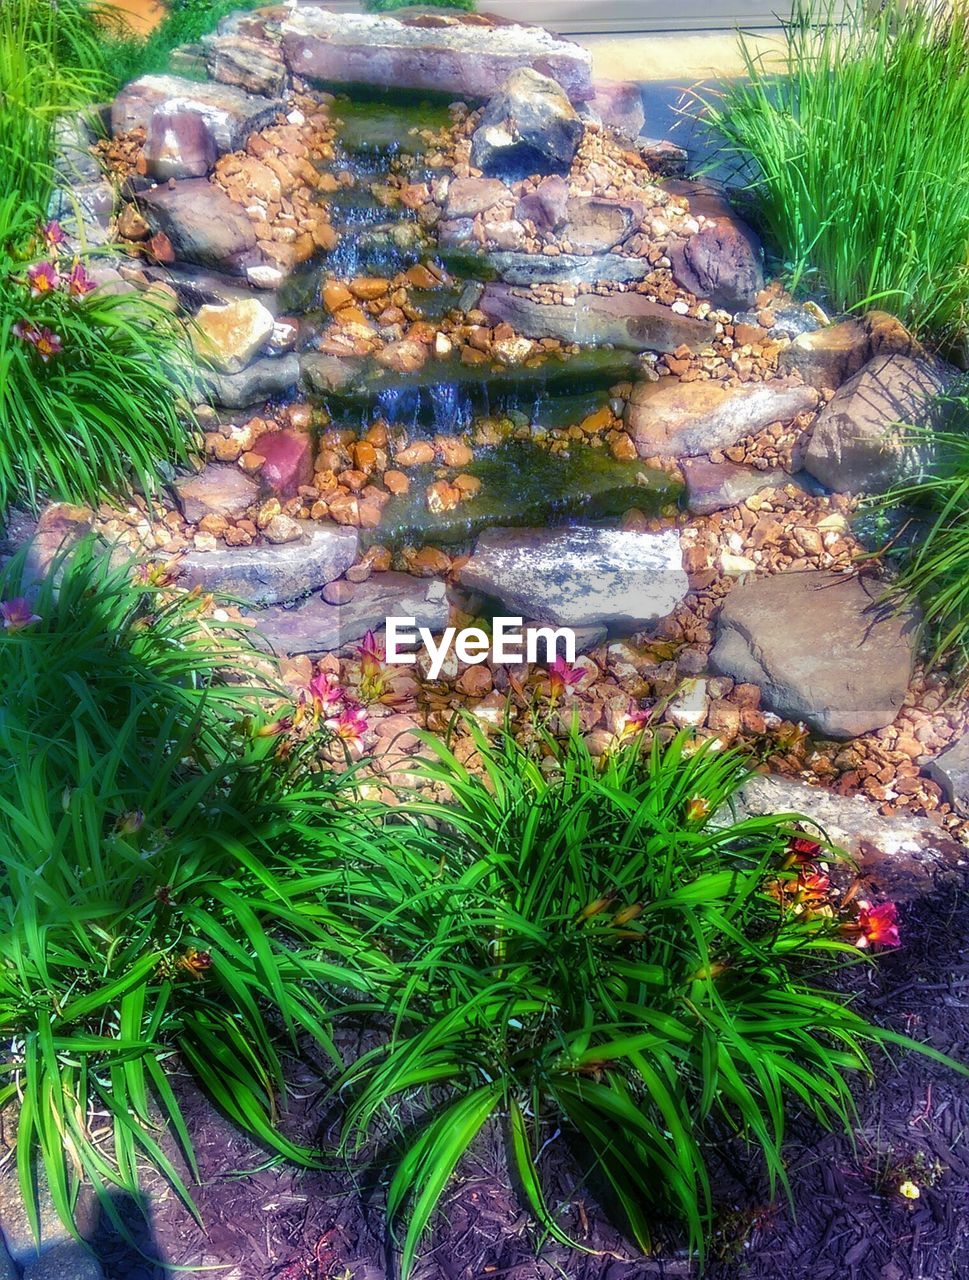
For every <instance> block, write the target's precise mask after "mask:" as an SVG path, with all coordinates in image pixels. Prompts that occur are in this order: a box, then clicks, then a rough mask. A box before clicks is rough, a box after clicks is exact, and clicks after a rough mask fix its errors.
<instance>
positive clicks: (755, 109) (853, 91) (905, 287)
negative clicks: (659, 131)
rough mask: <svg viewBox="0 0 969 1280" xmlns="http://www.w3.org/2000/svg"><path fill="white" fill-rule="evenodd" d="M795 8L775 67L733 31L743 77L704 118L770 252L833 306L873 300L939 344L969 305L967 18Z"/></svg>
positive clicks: (890, 9) (954, 13) (956, 331)
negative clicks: (745, 185)
mask: <svg viewBox="0 0 969 1280" xmlns="http://www.w3.org/2000/svg"><path fill="white" fill-rule="evenodd" d="M827 12H828V11H827V10H826V9H825V8H824V7H823V5H821V6H819V7H817V8H814V9H803V8H797V9H795V13H794V15H793V17H792V19H791V21H790V22H789V23H788V24H787V26H786V27H785V32H784V35H785V42H786V49H785V62H786V65H785V67H784V69H783V71H781V72H780V73H779V72H778V70H777V69H776V66H775V65H774V64H773V63H766V64H765V62H764V61H763V60H762V56H760V55H757V54H756V53H755V52H754V51H753V50H752V48H751V46H750V45H749V44H748V43H747V41H746V40H744V39H742V50H743V55H744V59H745V63H746V70H747V77H748V79H747V80H738V81H736V82H734V83H731V84H728V85H726V86H724V87H723V88H722V91H721V92H720V93H719V94H717V95H715V96H710V97H708V99H707V103H706V110H705V112H704V115H705V118H706V120H707V123H708V124H709V125H710V127H711V128H712V130H713V131H714V132H715V133H716V134H720V135H722V136H723V137H725V138H726V143H727V146H728V147H729V148H731V149H732V150H733V152H734V154H735V157H736V159H737V160H738V161H739V162H740V163H741V164H742V165H743V166H744V167H745V171H746V172H747V173H748V174H752V178H751V180H750V191H751V194H752V196H753V198H754V204H755V208H756V212H757V216H758V219H759V224H760V227H761V229H762V231H763V233H764V235H765V237H766V239H767V241H768V243H769V246H770V247H771V248H772V249H773V251H774V252H775V253H776V254H777V255H778V257H779V258H780V259H781V261H782V263H785V264H787V268H788V270H789V272H790V274H791V276H792V279H793V282H794V283H795V285H796V284H798V283H806V284H807V285H808V286H810V287H812V288H816V287H818V286H820V288H821V289H822V290H823V292H824V294H825V296H826V298H827V301H828V304H829V305H830V306H831V307H833V308H834V309H835V310H842V309H852V308H858V307H864V306H867V305H878V306H881V307H884V308H885V309H887V310H890V311H893V312H895V313H897V314H898V315H900V316H901V317H902V318H903V319H905V320H906V321H907V322H908V323H909V324H910V325H911V326H912V327H913V328H914V329H915V330H916V331H917V332H918V333H920V334H922V335H926V336H928V337H931V338H933V339H935V340H938V341H939V342H942V343H947V342H957V341H958V340H959V338H960V335H962V334H963V333H964V332H965V326H966V315H967V311H966V308H967V301H969V270H967V261H969V149H967V148H966V146H965V145H964V142H965V122H966V120H967V119H969V14H967V12H966V10H965V8H964V7H963V6H952V9H951V10H950V9H949V8H948V7H945V8H942V7H939V8H936V7H935V6H922V5H906V6H900V5H886V6H884V7H883V8H881V10H880V11H878V12H875V11H874V10H873V7H872V6H870V5H860V4H857V3H856V4H855V6H854V7H853V8H849V13H848V17H847V19H846V21H845V22H844V24H841V25H835V24H833V23H827V22H825V21H824V18H825V16H826V13H827Z"/></svg>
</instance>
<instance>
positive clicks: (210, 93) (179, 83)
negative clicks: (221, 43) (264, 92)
mask: <svg viewBox="0 0 969 1280" xmlns="http://www.w3.org/2000/svg"><path fill="white" fill-rule="evenodd" d="M283 106H284V104H283V102H282V101H281V100H279V99H272V98H263V97H256V96H253V95H252V94H249V93H245V92H244V91H243V90H242V89H238V88H236V87H234V86H233V85H229V84H217V83H215V82H214V81H211V80H183V79H182V78H181V77H179V76H141V77H140V78H139V79H138V80H132V82H131V84H129V85H127V86H126V87H125V88H124V89H122V90H121V92H120V93H119V94H118V96H117V97H116V98H115V100H114V103H113V105H112V107H111V130H112V132H113V133H115V134H118V133H126V132H127V131H129V130H131V129H144V130H145V134H146V136H147V135H148V134H149V133H150V128H151V121H152V117H153V116H154V114H155V112H156V111H157V112H160V113H162V114H164V115H181V114H183V113H186V112H191V113H194V114H195V115H197V116H199V117H201V119H202V120H203V121H204V123H205V125H206V127H207V129H208V131H209V133H210V135H211V138H212V142H213V144H214V146H215V148H216V151H217V152H219V153H221V152H224V151H238V150H240V149H241V148H242V147H244V146H245V143H246V139H247V138H248V137H249V134H250V133H252V132H253V131H254V130H255V129H261V128H263V127H264V126H265V125H267V124H270V123H271V122H272V119H273V117H274V116H275V115H276V113H277V112H278V111H280V110H282V109H283Z"/></svg>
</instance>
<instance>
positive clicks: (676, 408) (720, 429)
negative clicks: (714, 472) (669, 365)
mask: <svg viewBox="0 0 969 1280" xmlns="http://www.w3.org/2000/svg"><path fill="white" fill-rule="evenodd" d="M817 402H818V393H817V392H816V391H815V390H814V388H813V387H808V386H805V385H804V383H802V382H797V381H795V380H794V379H783V380H779V381H774V382H746V383H743V384H741V385H739V386H736V387H729V386H726V385H725V384H724V383H722V382H712V381H708V382H703V381H696V382H681V381H680V380H679V378H660V379H659V381H657V382H639V383H637V384H636V385H635V387H634V388H633V392H632V395H631V396H630V399H629V403H628V405H627V406H626V430H627V431H628V432H629V434H630V435H631V436H632V438H633V440H634V441H635V442H636V447H637V448H638V450H639V452H640V455H641V456H642V457H644V458H651V457H662V458H689V457H696V456H697V455H699V454H704V453H710V452H711V450H714V449H727V448H729V447H730V445H732V444H736V443H737V441H738V440H741V439H743V437H744V436H748V435H753V434H754V433H755V432H757V431H761V430H762V429H763V428H764V427H766V426H768V425H769V424H770V423H772V422H788V421H790V420H791V419H792V418H794V417H796V416H797V414H799V413H806V412H808V411H809V410H811V409H813V408H814V407H815V406H816V405H817Z"/></svg>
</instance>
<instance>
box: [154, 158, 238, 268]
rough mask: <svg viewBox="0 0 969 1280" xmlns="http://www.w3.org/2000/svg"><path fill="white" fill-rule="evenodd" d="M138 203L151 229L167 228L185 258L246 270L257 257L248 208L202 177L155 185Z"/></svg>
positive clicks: (169, 236) (187, 260) (220, 266)
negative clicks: (235, 201)
mask: <svg viewBox="0 0 969 1280" xmlns="http://www.w3.org/2000/svg"><path fill="white" fill-rule="evenodd" d="M139 203H140V205H141V209H142V212H143V213H144V215H145V218H146V219H147V221H148V224H149V226H150V227H151V229H152V231H153V232H159V231H160V232H162V233H164V234H165V235H166V236H167V237H168V239H169V240H170V241H171V244H172V248H173V249H174V251H175V256H176V257H177V258H180V259H182V260H183V261H185V262H194V263H198V265H199V266H203V267H219V268H221V269H222V270H223V271H226V272H228V273H229V274H230V275H242V274H243V273H244V271H245V268H246V266H247V265H249V263H250V262H252V261H254V260H256V258H257V257H258V253H256V252H255V248H256V235H255V232H254V231H253V229H252V223H251V222H250V221H249V219H248V217H247V216H246V212H245V210H244V209H243V208H242V206H241V205H238V204H235V203H234V202H233V201H232V200H230V199H229V197H228V196H227V195H226V194H225V192H224V191H223V190H221V188H219V187H216V186H213V185H212V184H211V183H209V182H206V181H205V180H204V179H203V178H190V179H187V180H185V181H182V182H177V183H175V184H174V185H173V186H170V187H169V186H164V187H155V188H154V189H153V190H151V191H145V192H143V193H142V195H141V196H140V197H139Z"/></svg>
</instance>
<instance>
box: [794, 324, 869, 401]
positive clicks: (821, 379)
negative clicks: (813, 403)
mask: <svg viewBox="0 0 969 1280" xmlns="http://www.w3.org/2000/svg"><path fill="white" fill-rule="evenodd" d="M869 354H870V344H869V338H868V333H867V331H866V329H865V327H864V325H863V324H861V322H860V321H858V320H845V321H844V322H843V323H842V324H831V325H826V326H825V327H824V328H823V329H815V330H814V331H813V332H811V333H802V334H799V335H798V336H797V337H796V338H795V339H794V341H793V342H792V343H791V345H790V346H789V347H785V348H784V350H783V351H782V352H781V353H780V355H779V356H778V358H777V367H778V369H780V370H781V371H782V372H784V373H794V372H797V373H799V374H800V375H801V377H802V378H803V379H804V381H805V382H809V383H810V384H811V386H812V387H817V388H818V389H819V390H820V389H821V388H822V387H833V388H835V389H837V388H838V387H840V386H841V384H842V383H843V382H846V381H847V380H848V378H850V377H853V375H854V374H856V373H857V372H858V371H859V370H860V369H861V367H862V365H863V364H865V362H866V361H867V360H868V357H869Z"/></svg>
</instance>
